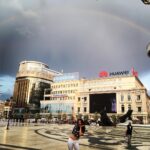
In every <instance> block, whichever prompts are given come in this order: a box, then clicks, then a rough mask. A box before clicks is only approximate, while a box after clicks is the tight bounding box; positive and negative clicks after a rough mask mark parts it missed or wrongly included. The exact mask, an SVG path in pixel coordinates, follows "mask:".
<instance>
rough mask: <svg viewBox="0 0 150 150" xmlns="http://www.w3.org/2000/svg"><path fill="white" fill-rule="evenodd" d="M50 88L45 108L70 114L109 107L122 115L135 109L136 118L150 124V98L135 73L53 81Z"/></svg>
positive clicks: (134, 117) (109, 112) (108, 108)
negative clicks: (149, 121) (149, 119)
mask: <svg viewBox="0 0 150 150" xmlns="http://www.w3.org/2000/svg"><path fill="white" fill-rule="evenodd" d="M50 90H51V94H47V93H45V94H44V101H41V106H42V110H43V111H46V112H52V113H57V112H66V113H67V114H71V113H72V111H74V113H75V114H82V115H89V116H92V115H93V114H94V113H96V112H97V113H99V112H100V111H102V110H103V109H106V111H108V115H109V116H112V115H116V116H121V115H123V114H125V113H126V112H127V111H128V110H129V109H132V110H133V115H132V117H133V120H136V119H139V120H141V121H142V122H143V123H148V116H149V115H150V97H149V96H148V95H147V90H146V88H145V87H144V86H143V84H142V83H141V82H140V80H139V79H138V78H137V77H135V76H132V75H128V76H114V77H104V78H98V79H79V80H70V81H60V82H54V83H52V86H51V89H50ZM107 102H108V104H107ZM67 104H68V106H67ZM66 106H67V107H68V108H67V109H68V110H69V111H66Z"/></svg>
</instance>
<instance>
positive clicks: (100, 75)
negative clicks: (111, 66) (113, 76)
mask: <svg viewBox="0 0 150 150" xmlns="http://www.w3.org/2000/svg"><path fill="white" fill-rule="evenodd" d="M108 76H109V73H108V72H107V71H102V72H100V73H99V77H108Z"/></svg>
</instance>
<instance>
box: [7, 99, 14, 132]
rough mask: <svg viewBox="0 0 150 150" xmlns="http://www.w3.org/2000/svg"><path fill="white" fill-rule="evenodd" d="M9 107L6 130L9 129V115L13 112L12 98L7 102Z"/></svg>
mask: <svg viewBox="0 0 150 150" xmlns="http://www.w3.org/2000/svg"><path fill="white" fill-rule="evenodd" d="M9 103H10V104H9V109H8V115H7V117H8V121H7V126H6V130H9V121H10V116H11V113H13V105H14V102H13V100H12V99H11V100H10V102H9Z"/></svg>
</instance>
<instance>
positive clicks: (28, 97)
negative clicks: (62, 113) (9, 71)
mask: <svg viewBox="0 0 150 150" xmlns="http://www.w3.org/2000/svg"><path fill="white" fill-rule="evenodd" d="M57 75H60V73H59V72H56V71H54V70H50V69H49V67H48V65H46V64H44V63H41V62H37V61H22V62H21V63H20V65H19V70H18V73H17V75H16V81H15V86H14V94H13V100H14V101H15V102H16V106H17V107H19V108H20V107H27V106H28V107H30V108H31V109H33V110H39V109H40V100H41V99H43V95H44V89H45V88H50V85H51V83H52V82H53V77H54V76H57Z"/></svg>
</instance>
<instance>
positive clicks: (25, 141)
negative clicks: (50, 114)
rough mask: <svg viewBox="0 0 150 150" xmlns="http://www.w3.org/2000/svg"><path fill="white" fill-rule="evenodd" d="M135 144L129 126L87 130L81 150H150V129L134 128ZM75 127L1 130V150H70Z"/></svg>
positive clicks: (96, 127)
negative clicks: (128, 135) (129, 137)
mask: <svg viewBox="0 0 150 150" xmlns="http://www.w3.org/2000/svg"><path fill="white" fill-rule="evenodd" d="M133 126H134V130H135V131H136V133H133V137H132V144H131V146H130V147H128V145H127V143H126V139H125V130H126V126H125V125H118V126H116V127H101V126H95V125H93V126H86V132H85V134H84V136H83V137H81V139H80V149H81V150H100V149H101V150H126V149H133V150H150V144H149V141H150V130H149V128H150V127H149V126H142V125H133ZM72 128H73V125H69V124H41V123H38V124H35V123H31V124H24V125H23V124H20V125H17V126H13V125H10V127H9V130H6V126H4V124H3V125H1V127H0V134H1V136H0V141H1V142H0V149H1V150H49V149H52V150H67V141H68V137H69V135H70V134H71V131H72Z"/></svg>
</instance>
